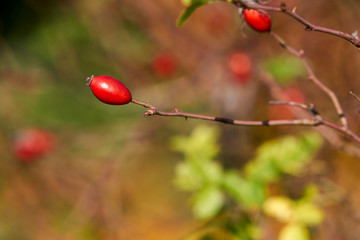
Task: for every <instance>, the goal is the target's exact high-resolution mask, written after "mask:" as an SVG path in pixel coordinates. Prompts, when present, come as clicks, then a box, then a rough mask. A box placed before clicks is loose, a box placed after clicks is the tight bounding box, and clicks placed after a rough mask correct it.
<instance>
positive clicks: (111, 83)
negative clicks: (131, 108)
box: [86, 75, 132, 105]
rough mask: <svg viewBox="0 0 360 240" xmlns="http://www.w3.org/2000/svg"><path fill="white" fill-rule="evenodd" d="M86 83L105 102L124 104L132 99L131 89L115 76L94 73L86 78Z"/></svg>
mask: <svg viewBox="0 0 360 240" xmlns="http://www.w3.org/2000/svg"><path fill="white" fill-rule="evenodd" d="M86 83H87V85H88V86H90V88H91V91H92V92H93V94H94V95H95V97H97V98H98V99H99V100H100V101H102V102H104V103H107V104H111V105H124V104H128V103H129V102H130V101H131V100H132V97H131V93H130V91H129V89H128V88H127V87H126V86H125V85H124V84H123V83H122V82H120V81H119V80H117V79H115V78H113V77H109V76H94V75H92V76H91V77H88V78H87V79H86Z"/></svg>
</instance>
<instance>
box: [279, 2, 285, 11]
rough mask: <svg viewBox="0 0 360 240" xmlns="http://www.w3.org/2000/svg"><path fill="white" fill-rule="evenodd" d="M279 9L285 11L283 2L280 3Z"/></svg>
mask: <svg viewBox="0 0 360 240" xmlns="http://www.w3.org/2000/svg"><path fill="white" fill-rule="evenodd" d="M280 9H281V11H283V12H286V3H285V2H281V3H280Z"/></svg>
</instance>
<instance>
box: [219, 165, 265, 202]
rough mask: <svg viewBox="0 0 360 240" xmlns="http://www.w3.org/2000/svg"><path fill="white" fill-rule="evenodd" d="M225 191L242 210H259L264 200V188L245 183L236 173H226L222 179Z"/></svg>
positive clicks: (249, 182)
mask: <svg viewBox="0 0 360 240" xmlns="http://www.w3.org/2000/svg"><path fill="white" fill-rule="evenodd" d="M223 187H224V189H225V191H226V192H227V193H228V194H229V195H231V196H232V197H233V198H234V199H235V200H237V201H238V202H239V203H240V204H241V205H242V206H243V207H244V208H259V207H260V206H261V205H262V203H263V202H264V200H265V186H264V185H262V184H261V183H258V182H254V181H247V180H245V179H244V178H242V177H241V176H240V175H239V174H238V173H236V172H227V173H226V174H225V175H224V177H223Z"/></svg>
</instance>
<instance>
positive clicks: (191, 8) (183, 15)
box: [176, 0, 210, 27]
mask: <svg viewBox="0 0 360 240" xmlns="http://www.w3.org/2000/svg"><path fill="white" fill-rule="evenodd" d="M208 2H210V1H209V0H197V1H196V0H195V1H194V0H193V1H186V2H185V4H186V5H188V4H190V5H189V6H188V7H187V8H186V9H185V10H184V11H183V12H182V13H181V14H180V17H179V18H178V20H177V21H176V25H178V26H179V27H180V26H181V25H183V24H184V23H185V21H186V20H187V19H188V18H189V17H190V16H191V14H193V13H194V11H195V10H196V9H198V8H199V7H201V6H203V5H205V4H207V3H208Z"/></svg>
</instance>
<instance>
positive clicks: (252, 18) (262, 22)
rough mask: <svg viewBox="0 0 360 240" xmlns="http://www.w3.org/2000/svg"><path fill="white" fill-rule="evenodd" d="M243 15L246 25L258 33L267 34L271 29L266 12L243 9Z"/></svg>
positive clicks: (269, 19)
mask: <svg viewBox="0 0 360 240" xmlns="http://www.w3.org/2000/svg"><path fill="white" fill-rule="evenodd" d="M243 15H244V18H245V21H246V22H247V24H249V26H250V27H252V28H253V29H254V30H256V31H258V32H268V31H270V29H271V18H270V15H269V14H268V13H267V12H264V11H261V10H256V9H244V11H243Z"/></svg>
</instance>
